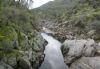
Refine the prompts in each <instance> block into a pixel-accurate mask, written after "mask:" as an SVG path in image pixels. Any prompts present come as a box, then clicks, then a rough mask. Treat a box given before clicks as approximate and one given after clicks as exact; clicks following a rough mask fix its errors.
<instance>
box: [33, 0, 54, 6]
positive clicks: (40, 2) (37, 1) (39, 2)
mask: <svg viewBox="0 0 100 69" xmlns="http://www.w3.org/2000/svg"><path fill="white" fill-rule="evenodd" d="M49 1H54V0H34V4H33V6H32V8H37V7H40V6H42V5H43V4H45V3H47V2H49Z"/></svg>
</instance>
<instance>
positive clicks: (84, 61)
mask: <svg viewBox="0 0 100 69" xmlns="http://www.w3.org/2000/svg"><path fill="white" fill-rule="evenodd" d="M70 69H100V57H82V58H80V59H79V60H77V61H75V62H74V63H72V65H71V66H70Z"/></svg>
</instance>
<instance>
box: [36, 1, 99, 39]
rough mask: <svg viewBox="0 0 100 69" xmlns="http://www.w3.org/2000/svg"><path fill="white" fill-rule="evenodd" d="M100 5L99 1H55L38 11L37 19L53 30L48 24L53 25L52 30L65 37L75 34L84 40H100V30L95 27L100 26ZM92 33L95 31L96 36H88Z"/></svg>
mask: <svg viewBox="0 0 100 69" xmlns="http://www.w3.org/2000/svg"><path fill="white" fill-rule="evenodd" d="M99 3H100V1H99V0H95V1H94V0H55V1H53V2H49V3H47V4H45V5H43V6H42V7H39V8H38V9H36V12H38V13H37V18H39V19H41V20H45V21H44V22H43V24H47V26H46V27H48V28H51V27H50V26H48V24H49V25H52V26H53V27H52V28H51V29H53V30H54V31H56V32H59V33H63V34H64V35H66V34H67V33H68V32H73V34H74V35H75V36H77V35H78V36H80V37H81V35H82V38H87V37H88V38H94V39H99V36H98V35H97V34H98V32H96V31H97V29H98V28H97V27H95V26H97V25H96V24H98V25H99V26H100V24H99V23H98V22H100V21H99V20H100V9H99V8H100V5H99ZM48 21H52V22H49V23H48ZM94 27H95V28H94ZM90 31H95V33H96V35H93V36H90V35H89V36H88V33H89V32H90ZM86 34H87V37H85V35H86ZM91 35H92V33H91Z"/></svg>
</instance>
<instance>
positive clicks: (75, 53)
mask: <svg viewBox="0 0 100 69" xmlns="http://www.w3.org/2000/svg"><path fill="white" fill-rule="evenodd" d="M63 50H68V51H67V52H68V53H67V52H64V56H65V62H66V63H67V64H70V63H71V62H72V61H73V60H74V59H76V58H78V57H80V56H94V54H95V42H94V40H93V39H87V40H85V39H81V40H66V41H65V42H64V46H63Z"/></svg>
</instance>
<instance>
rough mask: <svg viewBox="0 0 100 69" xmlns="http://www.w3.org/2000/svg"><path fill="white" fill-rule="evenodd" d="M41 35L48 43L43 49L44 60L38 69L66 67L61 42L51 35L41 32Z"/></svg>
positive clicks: (60, 68) (62, 68)
mask: <svg viewBox="0 0 100 69" xmlns="http://www.w3.org/2000/svg"><path fill="white" fill-rule="evenodd" d="M41 35H42V37H43V38H44V39H45V40H46V41H47V42H48V44H47V46H46V48H45V51H44V54H45V58H44V61H43V63H42V65H41V67H40V68H39V69H68V66H67V65H66V64H65V63H64V58H63V55H62V52H61V49H60V48H61V46H62V44H61V43H60V42H59V41H58V40H56V39H54V38H53V37H52V36H49V35H47V34H45V33H41Z"/></svg>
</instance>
